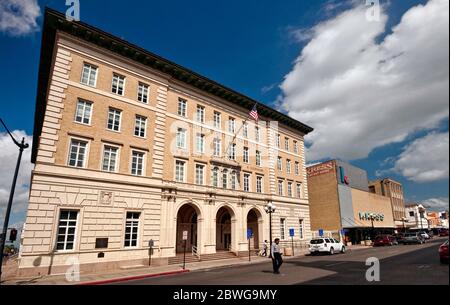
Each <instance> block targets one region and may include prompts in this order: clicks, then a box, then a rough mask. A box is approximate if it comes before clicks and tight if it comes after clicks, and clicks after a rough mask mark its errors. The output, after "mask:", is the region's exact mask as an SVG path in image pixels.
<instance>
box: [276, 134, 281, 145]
mask: <svg viewBox="0 0 450 305" xmlns="http://www.w3.org/2000/svg"><path fill="white" fill-rule="evenodd" d="M280 141H281V136H280V134H277V138H276V145H277V147H280Z"/></svg>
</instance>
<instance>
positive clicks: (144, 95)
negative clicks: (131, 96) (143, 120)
mask: <svg viewBox="0 0 450 305" xmlns="http://www.w3.org/2000/svg"><path fill="white" fill-rule="evenodd" d="M138 101H139V102H142V103H145V104H147V103H148V85H146V84H143V83H139V86H138Z"/></svg>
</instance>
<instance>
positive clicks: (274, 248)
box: [270, 243, 280, 253]
mask: <svg viewBox="0 0 450 305" xmlns="http://www.w3.org/2000/svg"><path fill="white" fill-rule="evenodd" d="M270 252H271V253H280V245H277V244H276V243H272V248H271V249H270Z"/></svg>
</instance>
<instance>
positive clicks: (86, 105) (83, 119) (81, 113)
mask: <svg viewBox="0 0 450 305" xmlns="http://www.w3.org/2000/svg"><path fill="white" fill-rule="evenodd" d="M91 116H92V103H91V102H88V101H83V100H78V103H77V110H76V112H75V121H76V122H78V123H82V124H91Z"/></svg>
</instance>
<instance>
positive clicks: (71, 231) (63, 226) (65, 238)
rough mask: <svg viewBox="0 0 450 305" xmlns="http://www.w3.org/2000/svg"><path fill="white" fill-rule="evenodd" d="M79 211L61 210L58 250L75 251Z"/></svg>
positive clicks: (57, 240) (57, 237)
mask: <svg viewBox="0 0 450 305" xmlns="http://www.w3.org/2000/svg"><path fill="white" fill-rule="evenodd" d="M77 220H78V211H70V210H61V212H60V213H59V223H58V234H57V236H56V250H63V251H64V250H73V248H74V245H75V233H76V230H77Z"/></svg>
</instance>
